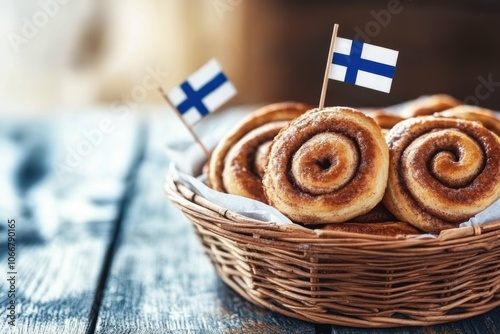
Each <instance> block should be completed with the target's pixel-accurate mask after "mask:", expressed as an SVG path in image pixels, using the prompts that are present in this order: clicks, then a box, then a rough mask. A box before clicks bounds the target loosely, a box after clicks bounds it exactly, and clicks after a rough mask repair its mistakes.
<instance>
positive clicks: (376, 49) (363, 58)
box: [329, 37, 399, 93]
mask: <svg viewBox="0 0 500 334" xmlns="http://www.w3.org/2000/svg"><path fill="white" fill-rule="evenodd" d="M398 53H399V52H398V51H395V50H391V49H386V48H382V47H380V46H376V45H372V44H368V43H361V42H358V41H353V40H350V39H345V38H341V37H338V38H336V39H335V48H334V53H333V59H332V65H331V67H330V74H329V78H330V79H334V80H338V81H344V82H348V83H351V84H354V85H357V86H363V87H366V88H371V89H375V90H379V91H382V92H386V93H389V92H390V90H391V84H392V78H393V77H394V72H395V70H396V62H397V60H398Z"/></svg>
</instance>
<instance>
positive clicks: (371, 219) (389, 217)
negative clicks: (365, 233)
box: [349, 202, 397, 223]
mask: <svg viewBox="0 0 500 334" xmlns="http://www.w3.org/2000/svg"><path fill="white" fill-rule="evenodd" d="M396 220H397V219H396V217H395V216H394V215H393V214H392V213H391V212H390V211H389V210H388V209H387V208H386V207H385V205H384V204H383V203H382V202H380V203H378V204H377V205H376V206H375V207H374V208H373V209H371V210H370V211H368V212H367V213H365V214H362V215H359V216H357V217H354V218H352V219H351V220H349V222H353V223H380V222H389V221H396Z"/></svg>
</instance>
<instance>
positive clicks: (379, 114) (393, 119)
mask: <svg viewBox="0 0 500 334" xmlns="http://www.w3.org/2000/svg"><path fill="white" fill-rule="evenodd" d="M367 115H368V116H370V117H371V118H373V119H374V120H375V122H376V123H377V124H378V125H379V126H380V127H381V128H382V129H386V130H390V129H392V128H393V127H394V125H396V124H398V123H399V122H401V121H404V120H405V119H404V118H403V117H401V116H398V115H395V114H391V113H388V112H387V111H383V110H376V111H371V112H369V113H367Z"/></svg>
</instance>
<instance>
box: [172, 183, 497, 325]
mask: <svg viewBox="0 0 500 334" xmlns="http://www.w3.org/2000/svg"><path fill="white" fill-rule="evenodd" d="M165 190H166V192H167V196H168V198H169V199H170V200H171V201H172V202H173V203H174V204H175V205H176V206H177V207H178V208H179V209H180V210H182V212H183V213H184V214H185V215H186V216H187V218H188V219H189V220H190V221H191V222H192V223H193V226H194V227H195V231H196V233H197V235H198V237H199V240H200V241H201V243H202V245H203V247H204V250H205V252H206V253H207V255H208V256H209V257H210V259H211V261H212V263H213V265H214V267H215V269H216V271H217V273H218V275H219V276H220V277H221V279H222V280H223V281H224V282H225V283H226V284H228V285H229V286H231V287H232V288H233V289H234V290H236V291H237V292H238V293H239V294H240V295H241V296H242V297H244V298H245V299H247V300H249V301H250V302H253V303H254V304H257V305H260V306H262V307H265V308H268V309H270V310H273V311H276V312H279V313H282V314H285V315H288V316H291V317H294V318H297V319H301V320H305V321H311V322H316V323H328V324H336V325H344V326H354V327H373V328H375V327H380V328H382V327H397V326H425V325H434V324H439V323H445V322H450V321H456V320H460V319H464V318H468V317H471V316H474V315H478V314H482V313H485V312H487V311H489V310H491V309H493V308H495V307H496V306H498V305H500V292H499V291H498V290H499V288H500V221H494V222H490V223H488V224H485V225H482V226H471V227H466V228H460V229H458V228H457V229H451V230H446V231H443V232H442V233H441V234H440V235H439V237H438V238H436V239H406V238H404V237H400V238H395V237H383V236H374V235H364V234H354V233H346V232H336V231H326V230H310V229H308V228H304V227H301V226H289V225H286V226H283V225H281V226H279V225H276V224H273V223H269V224H265V223H262V222H258V221H255V220H253V219H250V218H246V217H243V216H241V215H238V214H235V213H232V212H230V211H228V210H226V209H224V208H221V207H219V206H217V205H215V204H213V203H211V202H209V201H207V200H206V199H204V198H202V197H200V196H198V195H195V194H194V193H193V192H191V191H190V190H189V189H187V188H186V187H184V186H183V185H182V184H180V183H177V182H175V181H174V180H173V178H172V177H171V176H170V175H169V177H168V179H167V184H166V186H165Z"/></svg>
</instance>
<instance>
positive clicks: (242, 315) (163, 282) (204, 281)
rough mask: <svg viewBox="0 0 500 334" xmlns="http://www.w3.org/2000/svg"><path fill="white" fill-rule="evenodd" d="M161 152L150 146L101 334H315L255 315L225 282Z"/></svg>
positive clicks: (258, 311)
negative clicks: (169, 178)
mask: <svg viewBox="0 0 500 334" xmlns="http://www.w3.org/2000/svg"><path fill="white" fill-rule="evenodd" d="M150 135H151V136H150V138H152V139H154V138H155V137H156V135H158V133H156V132H155V130H154V129H152V130H151V132H150ZM159 138H160V139H161V138H162V136H159ZM156 140H158V138H156ZM160 146H161V145H160ZM157 149H158V146H157V145H156V143H155V140H151V141H150V144H149V150H148V151H147V156H146V162H145V164H144V165H143V166H142V167H141V170H140V175H139V178H140V179H139V182H138V185H139V188H138V189H137V193H136V196H135V199H134V200H133V202H132V205H131V206H130V208H129V212H128V214H127V216H126V217H125V220H124V228H123V230H122V233H121V235H120V241H119V246H118V249H117V252H116V254H115V258H114V261H113V266H112V268H111V274H110V277H109V280H108V282H107V289H106V290H105V294H104V299H103V301H102V305H101V310H100V313H99V320H98V323H97V328H96V332H97V333H137V332H140V333H315V328H314V325H313V324H309V323H305V322H301V321H298V320H295V319H292V318H289V317H285V316H281V315H279V314H275V313H272V312H269V311H267V310H264V309H262V308H259V307H256V306H254V305H252V304H251V303H249V302H247V301H245V300H244V299H242V298H241V297H239V296H238V295H237V294H236V293H235V292H234V291H232V290H231V289H230V288H228V287H227V286H226V285H225V284H224V283H222V281H220V279H219V278H218V277H217V276H216V274H215V272H214V270H213V268H212V265H211V264H210V262H209V260H208V258H207V257H206V256H205V255H204V254H203V253H202V250H201V246H200V245H199V243H198V241H197V240H196V239H195V235H194V233H193V231H192V229H191V226H190V223H189V222H187V221H186V220H185V219H184V218H183V217H182V216H181V215H180V213H179V212H178V211H177V210H176V209H175V208H174V207H173V206H172V205H171V204H170V203H169V202H168V201H167V199H166V198H165V195H164V192H163V182H164V179H163V175H165V172H166V168H167V160H166V158H165V157H164V156H163V152H162V150H160V151H158V150H157Z"/></svg>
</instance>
